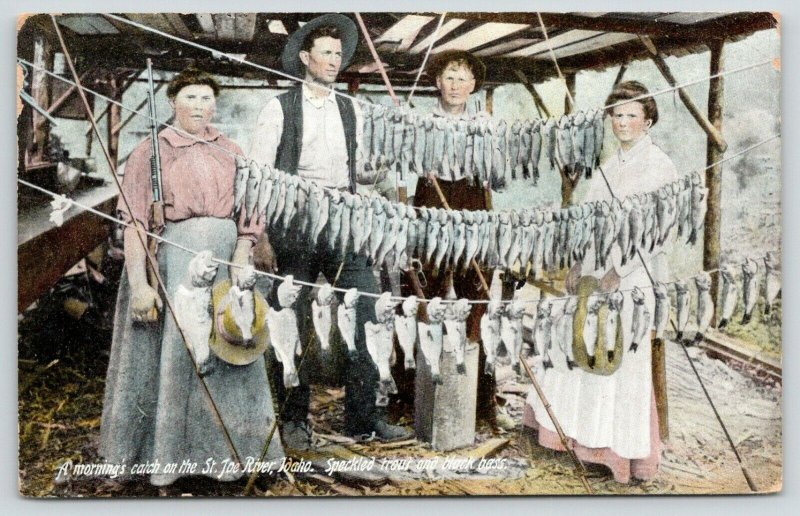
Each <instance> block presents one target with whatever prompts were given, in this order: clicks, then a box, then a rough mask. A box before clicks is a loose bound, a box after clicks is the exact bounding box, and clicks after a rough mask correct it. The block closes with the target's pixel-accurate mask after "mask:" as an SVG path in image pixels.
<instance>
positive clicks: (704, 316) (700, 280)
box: [694, 272, 714, 344]
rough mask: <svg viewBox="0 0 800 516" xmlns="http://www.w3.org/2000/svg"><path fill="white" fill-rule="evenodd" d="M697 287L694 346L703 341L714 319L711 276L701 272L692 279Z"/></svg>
mask: <svg viewBox="0 0 800 516" xmlns="http://www.w3.org/2000/svg"><path fill="white" fill-rule="evenodd" d="M694 283H695V286H696V287H697V314H696V320H697V333H696V334H695V336H694V344H699V343H700V342H701V341H702V340H703V336H704V334H705V332H706V331H707V330H708V327H709V325H711V319H712V318H713V317H714V301H713V300H712V299H711V293H710V292H709V290H710V289H711V276H710V275H709V274H708V273H707V272H703V273H702V274H700V275H699V276H697V277H696V278H695V279H694Z"/></svg>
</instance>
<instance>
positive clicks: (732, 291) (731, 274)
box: [717, 264, 739, 329]
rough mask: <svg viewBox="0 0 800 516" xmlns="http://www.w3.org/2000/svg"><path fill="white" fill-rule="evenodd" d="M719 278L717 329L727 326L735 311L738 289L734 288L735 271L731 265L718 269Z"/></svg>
mask: <svg viewBox="0 0 800 516" xmlns="http://www.w3.org/2000/svg"><path fill="white" fill-rule="evenodd" d="M720 278H721V283H722V287H721V289H720V291H721V293H720V308H719V311H720V320H719V325H718V326H717V327H718V328H719V329H722V328H724V327H726V326H727V325H728V322H730V320H731V317H732V316H733V312H734V311H735V310H736V304H737V301H738V300H739V299H738V297H739V288H738V287H737V286H736V270H735V269H734V267H733V265H731V264H728V265H726V266H724V267H722V269H720Z"/></svg>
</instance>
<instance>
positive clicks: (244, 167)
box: [233, 156, 250, 214]
mask: <svg viewBox="0 0 800 516" xmlns="http://www.w3.org/2000/svg"><path fill="white" fill-rule="evenodd" d="M249 178H250V166H249V165H248V163H247V160H246V159H245V158H243V157H242V156H236V180H235V181H234V182H233V211H234V213H236V214H238V213H239V210H241V209H242V201H244V196H245V192H247V181H248V179H249Z"/></svg>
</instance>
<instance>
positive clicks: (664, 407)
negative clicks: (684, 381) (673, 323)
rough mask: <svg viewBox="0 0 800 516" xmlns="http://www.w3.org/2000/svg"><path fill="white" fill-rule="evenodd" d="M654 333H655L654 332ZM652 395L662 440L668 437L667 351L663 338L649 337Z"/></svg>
mask: <svg viewBox="0 0 800 516" xmlns="http://www.w3.org/2000/svg"><path fill="white" fill-rule="evenodd" d="M654 334H655V333H654ZM651 342H652V359H651V360H652V364H651V368H652V372H653V395H654V396H655V399H656V411H657V412H658V434H659V436H660V437H661V440H662V441H666V440H667V439H669V403H668V400H667V353H666V351H667V350H666V346H665V345H664V339H656V338H652V337H651Z"/></svg>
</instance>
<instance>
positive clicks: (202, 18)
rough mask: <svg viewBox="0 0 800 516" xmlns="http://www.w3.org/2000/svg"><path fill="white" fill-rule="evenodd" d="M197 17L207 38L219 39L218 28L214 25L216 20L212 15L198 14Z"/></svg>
mask: <svg viewBox="0 0 800 516" xmlns="http://www.w3.org/2000/svg"><path fill="white" fill-rule="evenodd" d="M195 16H196V17H197V22H198V23H199V24H200V28H201V29H203V32H204V33H205V34H206V35H207V36H212V37H217V27H216V26H215V25H214V18H212V17H211V14H210V13H197V14H196V15H195Z"/></svg>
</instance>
